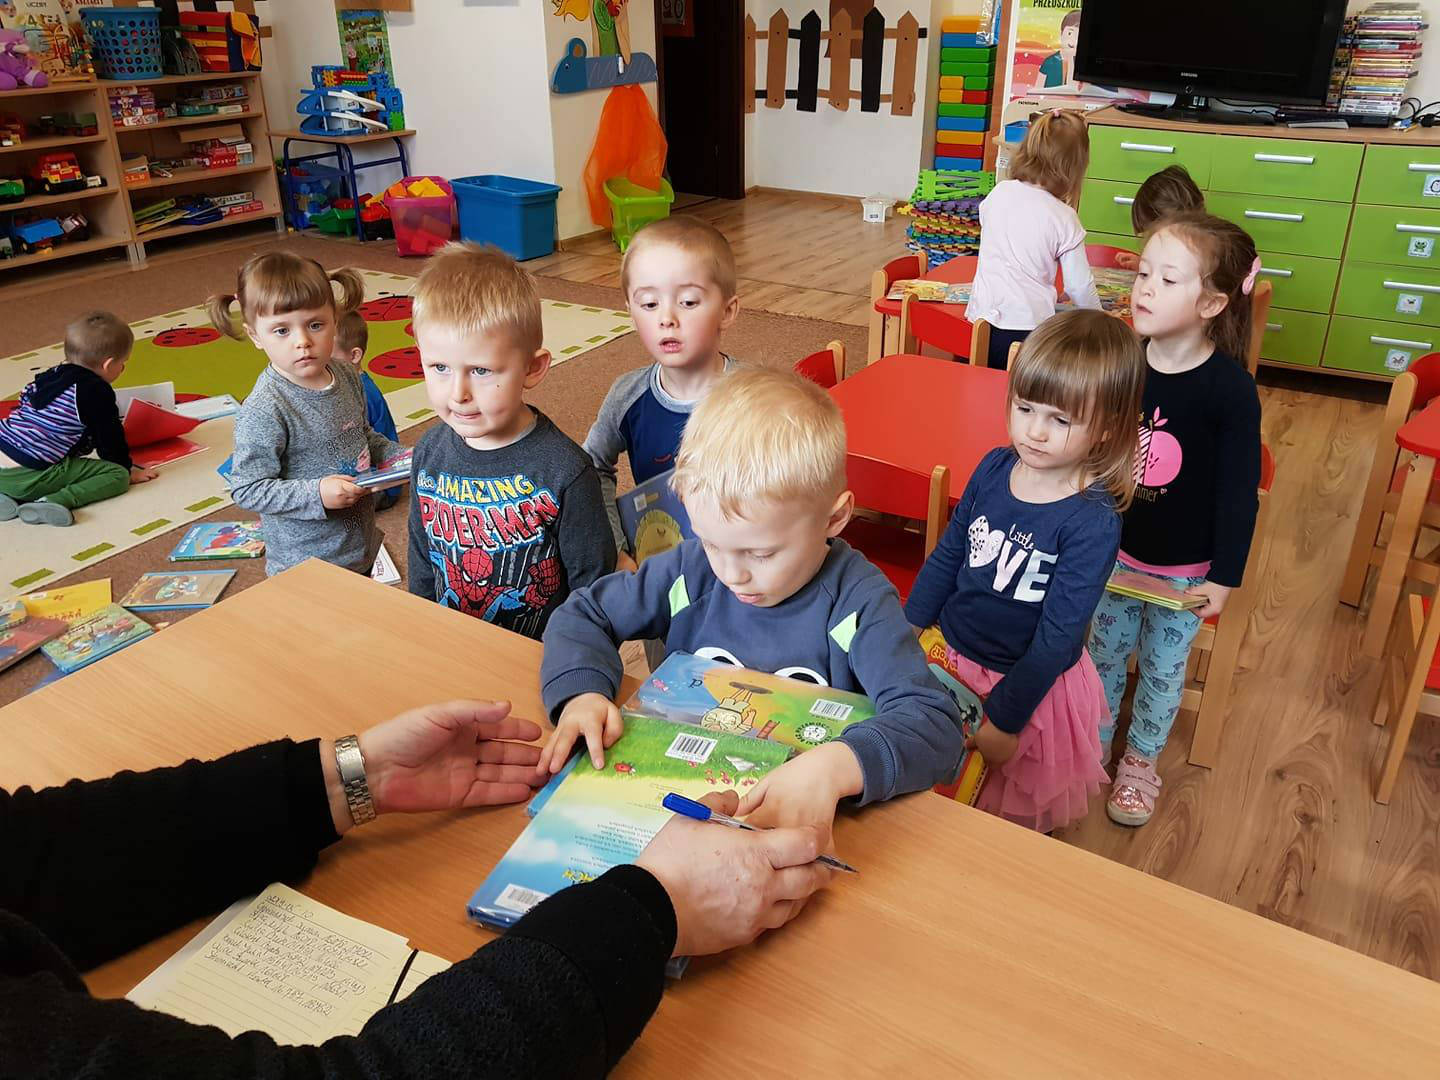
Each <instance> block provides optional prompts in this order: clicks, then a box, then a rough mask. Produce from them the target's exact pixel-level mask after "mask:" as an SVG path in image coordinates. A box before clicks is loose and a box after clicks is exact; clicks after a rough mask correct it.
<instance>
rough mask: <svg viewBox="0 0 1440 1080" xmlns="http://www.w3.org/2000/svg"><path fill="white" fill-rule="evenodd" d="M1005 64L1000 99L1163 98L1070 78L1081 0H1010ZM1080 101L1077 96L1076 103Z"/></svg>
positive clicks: (1129, 99)
mask: <svg viewBox="0 0 1440 1080" xmlns="http://www.w3.org/2000/svg"><path fill="white" fill-rule="evenodd" d="M1014 2H1015V16H1014V18H1013V19H1011V21H1010V24H1011V31H1010V69H1009V72H1008V77H1007V84H1006V92H1005V100H1006V101H1013V100H1014V99H1016V98H1023V97H1042V96H1043V97H1047V98H1048V97H1067V98H1083V99H1090V100H1092V101H1105V102H1113V101H1153V100H1156V99H1160V100H1167V99H1169V98H1170V97H1171V95H1168V94H1157V93H1154V92H1151V91H1149V90H1131V89H1128V88H1122V87H1106V86H1099V85H1096V84H1095V83H1084V82H1079V81H1077V80H1076V78H1075V46H1076V44H1077V43H1078V42H1079V40H1080V0H1014ZM1080 104H1081V103H1080V102H1076V105H1077V107H1078V106H1079V105H1080Z"/></svg>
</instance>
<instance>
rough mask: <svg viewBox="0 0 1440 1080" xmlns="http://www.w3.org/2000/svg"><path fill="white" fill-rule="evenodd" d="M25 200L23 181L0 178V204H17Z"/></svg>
mask: <svg viewBox="0 0 1440 1080" xmlns="http://www.w3.org/2000/svg"><path fill="white" fill-rule="evenodd" d="M23 198H25V181H24V180H17V179H16V178H15V177H13V176H10V177H0V203H12V202H19V201H20V200H21V199H23Z"/></svg>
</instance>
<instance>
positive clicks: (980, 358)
mask: <svg viewBox="0 0 1440 1080" xmlns="http://www.w3.org/2000/svg"><path fill="white" fill-rule="evenodd" d="M970 325H971V327H972V328H973V329H972V330H971V332H970V365H971V366H972V367H987V366H988V365H989V363H990V324H989V323H988V322H986V321H985V320H984V319H976V320H975V321H974V322H973V323H971V324H970Z"/></svg>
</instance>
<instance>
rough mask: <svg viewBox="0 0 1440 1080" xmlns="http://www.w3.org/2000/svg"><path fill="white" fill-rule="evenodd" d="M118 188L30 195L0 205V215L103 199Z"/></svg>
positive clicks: (114, 192)
mask: <svg viewBox="0 0 1440 1080" xmlns="http://www.w3.org/2000/svg"><path fill="white" fill-rule="evenodd" d="M119 190H120V189H119V188H118V187H113V186H112V187H103V188H86V189H85V190H84V191H67V192H62V193H61V194H59V195H31V196H30V197H29V198H28V199H21V200H20V201H19V202H13V203H4V204H3V205H0V214H8V213H9V212H10V211H12V210H33V209H34V208H35V207H37V206H54V205H55V204H56V203H65V202H78V201H80V200H81V199H103V198H105V197H106V196H108V195H114V194H116V193H117V192H118V191H119Z"/></svg>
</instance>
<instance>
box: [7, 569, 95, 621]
mask: <svg viewBox="0 0 1440 1080" xmlns="http://www.w3.org/2000/svg"><path fill="white" fill-rule="evenodd" d="M110 601H111V593H110V579H109V578H108V577H107V578H100V579H99V580H98V581H82V582H80V583H79V584H78V585H66V586H64V587H63V588H59V589H46V590H45V591H44V592H34V593H30V594H29V595H28V596H24V597H21V602H22V603H24V605H25V610H26V611H27V612H28V613H29V615H30V618H32V619H36V618H48V619H59V620H60V621H61V622H67V623H68V622H74V621H75V620H76V619H78V618H80V617H81V616H84V615H93V614H95V612H97V611H99V610H100V609H101V608H103V607H104V606H105V605H106V604H109V603H110Z"/></svg>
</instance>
